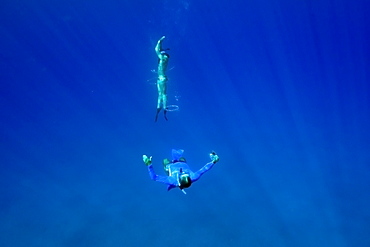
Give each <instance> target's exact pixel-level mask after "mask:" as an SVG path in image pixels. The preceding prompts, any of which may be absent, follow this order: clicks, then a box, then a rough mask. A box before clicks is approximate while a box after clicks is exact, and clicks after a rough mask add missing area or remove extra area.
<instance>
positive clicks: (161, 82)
mask: <svg viewBox="0 0 370 247" xmlns="http://www.w3.org/2000/svg"><path fill="white" fill-rule="evenodd" d="M164 38H165V36H163V37H162V38H160V39H159V40H158V42H157V45H156V46H155V52H156V53H157V56H158V78H157V89H158V102H157V113H156V115H155V121H156V122H157V118H158V114H159V112H160V111H161V110H162V109H163V112H164V118H165V119H166V120H168V119H167V116H166V114H167V92H166V90H167V81H168V78H167V76H166V70H167V64H168V60H169V58H170V55H168V53H167V52H166V50H169V49H163V48H162V41H163V40H164Z"/></svg>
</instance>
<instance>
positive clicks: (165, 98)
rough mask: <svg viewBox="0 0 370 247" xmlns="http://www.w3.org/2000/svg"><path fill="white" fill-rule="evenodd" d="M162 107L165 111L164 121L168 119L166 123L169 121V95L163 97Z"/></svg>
mask: <svg viewBox="0 0 370 247" xmlns="http://www.w3.org/2000/svg"><path fill="white" fill-rule="evenodd" d="M162 107H163V111H164V119H166V121H168V119H167V94H164V95H163V98H162Z"/></svg>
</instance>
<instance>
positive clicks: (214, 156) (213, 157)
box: [209, 151, 220, 164]
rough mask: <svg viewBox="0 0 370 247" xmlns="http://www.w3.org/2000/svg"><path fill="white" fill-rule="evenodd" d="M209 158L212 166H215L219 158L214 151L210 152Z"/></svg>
mask: <svg viewBox="0 0 370 247" xmlns="http://www.w3.org/2000/svg"><path fill="white" fill-rule="evenodd" d="M209 158H211V160H212V162H213V164H216V163H217V162H218V161H219V160H220V158H219V157H218V155H217V154H216V152H215V151H212V152H211V153H210V154H209Z"/></svg>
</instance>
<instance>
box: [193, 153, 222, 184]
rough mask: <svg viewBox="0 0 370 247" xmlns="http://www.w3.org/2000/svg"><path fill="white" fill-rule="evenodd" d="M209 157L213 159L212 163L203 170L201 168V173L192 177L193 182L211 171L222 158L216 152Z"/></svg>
mask: <svg viewBox="0 0 370 247" xmlns="http://www.w3.org/2000/svg"><path fill="white" fill-rule="evenodd" d="M209 157H210V158H211V162H208V163H207V164H205V165H204V166H203V167H202V168H200V169H199V171H197V172H195V173H194V176H193V177H192V180H193V182H195V181H197V180H198V179H199V178H200V177H201V176H202V175H203V174H204V173H206V172H207V171H209V170H210V169H211V168H212V167H213V165H214V164H216V163H217V162H218V161H219V160H220V158H219V157H218V155H217V154H216V153H215V152H214V151H212V152H211V153H210V154H209Z"/></svg>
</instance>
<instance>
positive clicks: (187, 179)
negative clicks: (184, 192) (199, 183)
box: [179, 176, 192, 189]
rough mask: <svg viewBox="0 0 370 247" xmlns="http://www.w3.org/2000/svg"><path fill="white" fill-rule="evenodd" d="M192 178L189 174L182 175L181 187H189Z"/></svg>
mask: <svg viewBox="0 0 370 247" xmlns="http://www.w3.org/2000/svg"><path fill="white" fill-rule="evenodd" d="M191 183H192V182H191V178H190V177H189V176H181V177H180V186H179V187H180V189H184V188H189V187H190V185H191Z"/></svg>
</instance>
